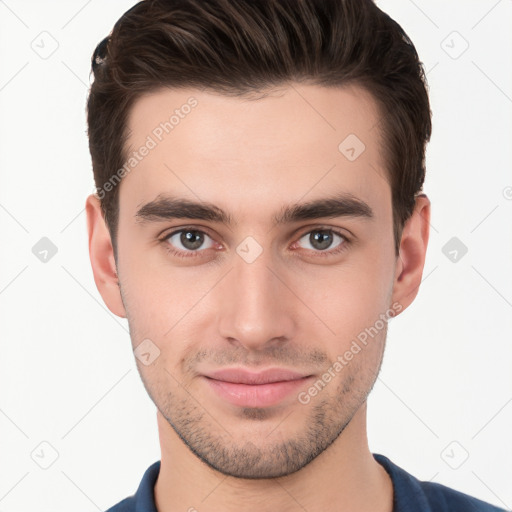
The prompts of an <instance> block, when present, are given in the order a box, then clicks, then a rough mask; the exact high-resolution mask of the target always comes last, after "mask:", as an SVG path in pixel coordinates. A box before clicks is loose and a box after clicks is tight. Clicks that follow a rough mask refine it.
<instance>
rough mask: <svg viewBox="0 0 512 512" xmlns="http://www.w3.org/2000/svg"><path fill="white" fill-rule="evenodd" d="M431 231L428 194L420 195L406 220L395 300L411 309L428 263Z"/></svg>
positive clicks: (396, 277) (393, 299)
mask: <svg viewBox="0 0 512 512" xmlns="http://www.w3.org/2000/svg"><path fill="white" fill-rule="evenodd" d="M429 232H430V200H429V198H428V197H427V196H426V195H425V194H420V195H419V196H418V197H417V198H416V204H415V207H414V211H413V213H412V215H411V217H410V218H409V220H408V221H407V222H406V223H405V225H404V229H403V231H402V239H401V241H400V250H399V255H398V258H397V261H396V267H395V281H394V284H393V298H392V301H391V302H392V303H394V302H398V303H399V304H401V305H402V308H403V309H405V308H407V307H408V306H409V305H410V304H411V303H412V301H413V300H414V299H415V297H416V295H417V293H418V289H419V286H420V284H421V278H422V275H423V267H424V265H425V256H426V252H427V245H428V236H429ZM403 309H402V311H403Z"/></svg>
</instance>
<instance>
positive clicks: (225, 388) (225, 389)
mask: <svg viewBox="0 0 512 512" xmlns="http://www.w3.org/2000/svg"><path fill="white" fill-rule="evenodd" d="M309 379H311V377H304V378H302V379H297V380H287V381H281V382H270V383H268V384H236V383H233V382H225V381H222V380H215V379H210V378H208V377H205V380H206V382H207V383H208V384H209V385H210V386H211V388H212V389H213V390H214V391H215V392H216V393H217V395H219V396H220V397H221V398H223V399H225V400H227V401H228V402H230V403H232V404H233V405H238V406H241V407H270V406H272V405H277V404H279V403H280V402H281V401H283V400H284V399H285V398H286V397H287V396H289V395H291V394H292V393H294V392H297V390H298V389H299V388H300V387H302V386H304V385H305V384H306V382H307V381H308V380H309Z"/></svg>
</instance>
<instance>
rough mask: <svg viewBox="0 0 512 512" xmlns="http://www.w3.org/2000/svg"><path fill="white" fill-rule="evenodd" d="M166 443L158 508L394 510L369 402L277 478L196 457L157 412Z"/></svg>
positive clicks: (165, 510)
mask: <svg viewBox="0 0 512 512" xmlns="http://www.w3.org/2000/svg"><path fill="white" fill-rule="evenodd" d="M157 421H158V429H159V436H160V446H161V453H162V457H161V465H160V473H159V475H158V479H157V482H156V484H155V503H156V506H157V509H158V512H174V511H178V510H179V511H185V510H186V511H190V512H194V511H197V512H208V511H216V512H218V511H223V512H231V511H239V510H240V509H241V508H242V507H243V510H244V511H247V512H262V511H263V512H266V511H269V512H270V511H274V510H281V511H282V512H289V511H290V512H291V511H292V510H293V511H296V510H300V509H302V510H307V511H308V512H316V511H322V512H331V511H332V512H334V511H349V510H350V511H351V512H370V511H371V512H391V511H392V508H393V507H392V502H393V487H392V483H391V479H390V478H389V475H388V474H387V473H386V471H385V470H384V468H383V467H382V466H381V465H380V464H378V463H377V462H376V461H375V459H374V458H373V455H372V454H371V452H370V450H369V448H368V440H367V435H366V404H363V406H362V407H361V408H360V409H359V410H358V412H357V413H356V414H355V415H354V417H353V418H352V421H351V422H350V423H349V425H347V427H346V428H345V430H344V431H343V433H342V434H341V435H340V436H339V437H338V438H337V439H336V441H334V443H332V444H331V446H329V447H328V448H327V449H326V450H325V451H324V452H323V453H321V454H320V455H319V456H318V457H316V458H315V459H314V460H313V461H311V462H310V463H309V464H308V465H307V466H305V467H303V468H302V469H300V470H299V471H297V472H295V473H292V474H291V475H288V476H284V477H280V478H272V479H256V480H252V479H239V478H234V477H230V476H226V475H223V474H221V473H219V472H217V471H215V470H214V469H212V468H210V467H209V466H207V465H206V464H205V463H203V462H202V461H201V460H200V459H199V458H197V457H196V455H194V454H193V453H192V452H191V451H190V450H189V449H188V447H187V446H186V445H185V444H184V443H183V441H182V440H181V439H180V438H179V437H178V436H177V435H176V433H175V432H174V430H173V429H172V427H171V426H170V425H169V423H168V422H167V420H166V419H165V418H164V417H163V416H162V415H161V414H160V412H157Z"/></svg>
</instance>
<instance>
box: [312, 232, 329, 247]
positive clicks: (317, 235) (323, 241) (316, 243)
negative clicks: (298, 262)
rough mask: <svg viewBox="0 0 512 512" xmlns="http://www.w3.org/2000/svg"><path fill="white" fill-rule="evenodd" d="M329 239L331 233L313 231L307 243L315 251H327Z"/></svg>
mask: <svg viewBox="0 0 512 512" xmlns="http://www.w3.org/2000/svg"><path fill="white" fill-rule="evenodd" d="M331 237H332V233H329V232H327V231H315V232H314V233H311V235H309V241H310V242H311V245H312V246H313V247H315V248H317V249H327V248H328V247H329V246H330V245H331V243H332V240H330V238H331Z"/></svg>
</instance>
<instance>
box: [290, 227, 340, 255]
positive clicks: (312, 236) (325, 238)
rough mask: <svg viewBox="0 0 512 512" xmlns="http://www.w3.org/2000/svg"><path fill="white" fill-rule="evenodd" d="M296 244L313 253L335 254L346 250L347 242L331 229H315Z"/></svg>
mask: <svg viewBox="0 0 512 512" xmlns="http://www.w3.org/2000/svg"><path fill="white" fill-rule="evenodd" d="M297 243H302V244H303V245H305V246H306V247H305V248H306V249H308V250H313V251H315V252H324V253H327V254H337V253H338V252H341V251H342V250H344V249H345V248H346V246H347V245H348V244H349V240H348V238H347V237H346V236H345V235H342V234H341V233H339V232H337V231H335V230H333V229H331V228H317V229H314V230H312V231H309V232H308V233H306V234H304V235H303V236H302V237H301V238H300V239H299V240H298V242H297ZM308 245H309V247H308ZM327 249H330V250H327Z"/></svg>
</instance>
